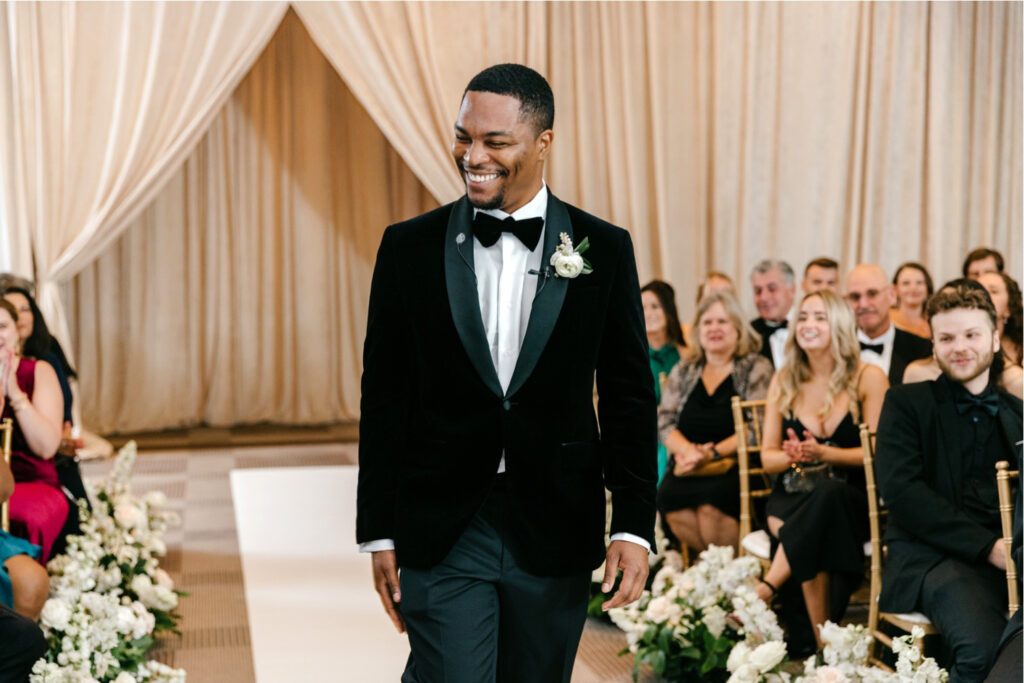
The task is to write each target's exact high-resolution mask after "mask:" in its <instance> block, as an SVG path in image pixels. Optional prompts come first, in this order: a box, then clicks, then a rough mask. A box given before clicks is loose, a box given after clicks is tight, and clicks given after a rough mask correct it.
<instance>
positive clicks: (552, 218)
mask: <svg viewBox="0 0 1024 683" xmlns="http://www.w3.org/2000/svg"><path fill="white" fill-rule="evenodd" d="M563 232H564V233H565V234H567V235H568V236H569V239H572V237H573V235H572V225H571V224H570V222H569V212H568V211H566V209H565V204H563V203H562V202H560V201H559V200H558V199H555V196H554V195H552V194H551V192H550V190H549V191H548V212H547V218H546V220H545V221H544V252H543V254H542V255H541V260H540V267H541V271H542V272H545V273H550V275H548V276H546V277H545V276H534V275H527V277H540V278H541V280H540V282H538V283H537V293H536V294H535V295H534V297H533V308H532V309H531V310H530V321H529V322H528V323H527V325H526V335H525V336H524V337H523V346H522V348H521V349H519V358H518V360H516V367H515V370H513V371H512V379H511V380H510V381H509V384H508V392H507V395H508V396H511V395H513V394H515V393H516V392H517V391H519V389H521V388H522V386H523V383H525V382H526V379H527V378H528V377H529V376H530V373H532V372H533V369H534V368H535V367H536V366H537V361H538V360H540V354H541V353H542V352H543V351H544V347H545V346H547V343H548V340H549V339H550V338H551V332H552V331H553V330H554V329H555V323H556V322H558V314H559V313H560V312H561V311H562V302H563V301H564V300H565V291H566V289H568V287H569V280H568V279H566V278H562V277H555V275H554V269H552V268H551V255H552V254H554V253H555V247H557V246H558V245H559V244H560V243H561V239H560V238H559V234H560V233H563Z"/></svg>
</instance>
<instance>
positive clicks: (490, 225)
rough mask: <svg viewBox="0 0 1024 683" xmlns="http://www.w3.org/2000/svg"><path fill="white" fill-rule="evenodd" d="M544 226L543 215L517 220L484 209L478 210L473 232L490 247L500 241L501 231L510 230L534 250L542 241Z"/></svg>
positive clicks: (474, 219) (483, 243) (481, 242)
mask: <svg viewBox="0 0 1024 683" xmlns="http://www.w3.org/2000/svg"><path fill="white" fill-rule="evenodd" d="M543 228H544V219H543V218H541V217H539V216H538V217H536V218H524V219H523V220H521V221H517V220H516V219H515V218H512V216H509V217H508V218H506V219H505V220H501V219H500V218H495V217H494V216H491V215H490V214H486V213H484V212H483V211H478V212H477V214H476V217H475V218H473V234H474V235H476V238H477V239H478V240H480V244H482V245H484V246H485V247H489V246H491V245H493V244H494V243H495V242H497V241H498V238H499V237H501V233H503V232H510V233H512V234H513V235H515V236H516V237H518V238H519V241H520V242H522V243H523V244H525V245H526V248H527V249H529V250H530V251H533V250H534V249H536V248H537V242H539V241H540V231H541V230H542V229H543Z"/></svg>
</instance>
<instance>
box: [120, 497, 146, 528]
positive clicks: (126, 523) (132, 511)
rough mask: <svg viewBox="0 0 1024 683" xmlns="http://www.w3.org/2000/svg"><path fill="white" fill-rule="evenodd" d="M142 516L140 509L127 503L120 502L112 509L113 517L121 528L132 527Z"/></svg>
mask: <svg viewBox="0 0 1024 683" xmlns="http://www.w3.org/2000/svg"><path fill="white" fill-rule="evenodd" d="M141 518H142V511H141V510H139V508H137V507H135V506H134V505H131V504H129V503H122V504H121V505H118V506H117V508H115V510H114V519H115V520H117V523H118V525H119V526H120V527H121V528H122V529H134V528H135V525H136V524H138V523H139V520H140V519H141Z"/></svg>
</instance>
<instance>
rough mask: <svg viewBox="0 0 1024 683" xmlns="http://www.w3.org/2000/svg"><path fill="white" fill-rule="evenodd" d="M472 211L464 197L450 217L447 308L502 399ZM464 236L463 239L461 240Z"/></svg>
mask: <svg viewBox="0 0 1024 683" xmlns="http://www.w3.org/2000/svg"><path fill="white" fill-rule="evenodd" d="M472 222H473V209H472V207H470V205H469V202H468V201H467V200H466V198H465V197H463V198H462V199H460V200H458V201H457V202H455V206H453V207H452V212H451V215H450V216H449V217H448V230H447V231H446V232H445V236H444V278H445V284H446V285H447V287H448V306H449V307H450V308H451V311H452V320H454V321H455V329H456V330H457V331H458V333H459V339H461V340H462V345H463V347H465V349H466V353H467V354H469V360H470V362H471V363H472V364H473V367H474V368H475V369H476V371H477V373H478V374H479V375H480V379H482V380H483V381H484V384H486V385H487V388H488V389H490V390H491V391H493V392H494V393H495V394H496V395H497V396H501V395H502V392H501V382H499V381H498V372H497V371H496V370H495V369H494V362H493V361H492V360H491V353H490V350H489V349H488V346H487V333H486V332H485V331H484V321H483V318H482V317H480V298H479V296H478V295H477V287H476V271H474V270H473V231H472ZM460 236H461V238H462V239H459V238H460Z"/></svg>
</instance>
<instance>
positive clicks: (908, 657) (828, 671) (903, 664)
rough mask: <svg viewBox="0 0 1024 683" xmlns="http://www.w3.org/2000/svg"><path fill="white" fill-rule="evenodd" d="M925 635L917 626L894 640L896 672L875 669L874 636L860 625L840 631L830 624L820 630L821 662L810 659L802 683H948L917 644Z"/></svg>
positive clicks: (843, 628) (941, 670)
mask: <svg viewBox="0 0 1024 683" xmlns="http://www.w3.org/2000/svg"><path fill="white" fill-rule="evenodd" d="M923 637H924V631H923V630H922V629H921V628H920V627H919V626H915V627H914V630H913V631H912V632H911V633H910V635H906V636H900V637H899V638H893V639H892V651H893V652H894V653H895V654H896V658H897V659H896V671H893V672H889V671H886V670H884V669H879V668H876V667H872V666H870V665H869V664H868V659H869V657H870V655H871V634H870V633H868V632H867V629H866V628H865V627H864V626H862V625H859V624H850V625H848V626H846V627H839V626H837V625H836V624H833V623H832V622H831V621H827V622H825V625H824V626H822V627H821V639H822V641H824V643H825V647H824V649H823V650H822V653H821V661H820V662H819V661H818V658H817V657H811V658H810V659H808V660H807V662H806V663H805V665H804V675H803V676H802V677H801V678H800V679H799V683H945V682H946V681H947V680H948V679H949V674H948V673H947V672H946V670H945V669H942V668H940V667H939V665H938V664H937V663H936V662H935V660H934V659H932V658H931V657H924V656H923V655H922V654H921V650H920V649H919V648H918V647H917V645H916V644H915V642H916V641H919V640H920V639H921V638H923Z"/></svg>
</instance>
